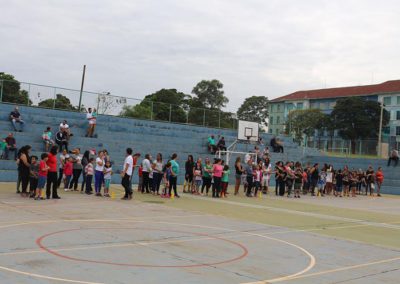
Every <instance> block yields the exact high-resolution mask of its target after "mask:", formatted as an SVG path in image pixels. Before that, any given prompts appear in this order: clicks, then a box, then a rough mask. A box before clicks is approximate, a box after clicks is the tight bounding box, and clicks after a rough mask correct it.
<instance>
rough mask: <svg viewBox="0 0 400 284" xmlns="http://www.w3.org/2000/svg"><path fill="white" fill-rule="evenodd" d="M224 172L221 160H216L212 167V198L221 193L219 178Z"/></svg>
mask: <svg viewBox="0 0 400 284" xmlns="http://www.w3.org/2000/svg"><path fill="white" fill-rule="evenodd" d="M223 171H224V166H223V165H222V160H221V159H216V160H215V163H214V165H213V169H212V173H213V178H214V184H213V188H212V197H214V198H218V197H219V195H220V192H221V178H222V174H223Z"/></svg>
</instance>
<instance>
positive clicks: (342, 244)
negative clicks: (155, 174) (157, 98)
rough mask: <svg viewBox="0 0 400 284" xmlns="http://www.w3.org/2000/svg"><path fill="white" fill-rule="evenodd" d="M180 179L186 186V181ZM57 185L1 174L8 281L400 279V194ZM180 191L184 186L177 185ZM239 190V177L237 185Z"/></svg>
mask: <svg viewBox="0 0 400 284" xmlns="http://www.w3.org/2000/svg"><path fill="white" fill-rule="evenodd" d="M180 189H181V188H180ZM111 191H112V193H113V194H112V195H113V196H114V198H104V197H94V196H87V195H85V194H81V193H79V192H61V197H62V199H61V200H43V201H34V200H30V199H27V198H21V197H20V196H19V195H17V194H15V184H13V183H3V184H0V245H1V248H0V283H29V284H30V283H81V284H82V283H85V284H105V283H107V284H108V283H252V284H253V283H257V284H261V283H278V282H282V283H363V284H364V283H398V279H399V277H400V206H399V204H400V199H399V198H398V197H397V196H383V197H381V198H378V197H366V196H357V197H356V198H335V197H332V196H330V197H313V198H312V197H310V196H303V197H302V198H301V199H294V198H287V197H276V196H275V195H272V194H269V195H267V196H262V197H261V198H259V197H257V198H246V197H244V194H243V192H241V196H233V195H232V194H231V195H229V197H228V198H223V199H214V198H211V197H205V196H196V195H191V194H181V198H174V199H163V198H160V197H159V196H154V195H151V194H141V193H138V192H134V198H133V200H130V201H123V200H120V198H121V197H122V195H123V191H122V188H121V186H119V185H113V186H112V188H111ZM179 191H180V192H181V190H179ZM229 191H230V192H232V188H230V189H229Z"/></svg>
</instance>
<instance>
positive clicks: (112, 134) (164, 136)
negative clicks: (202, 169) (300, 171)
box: [0, 103, 400, 193]
mask: <svg viewBox="0 0 400 284" xmlns="http://www.w3.org/2000/svg"><path fill="white" fill-rule="evenodd" d="M13 108H14V105H12V104H1V103H0V137H1V138H3V137H4V138H5V137H6V136H7V133H8V132H10V131H12V126H11V123H10V121H9V119H8V117H9V113H10V111H11V110H12V109H13ZM20 112H21V114H22V117H23V120H24V121H25V122H26V126H25V131H24V132H22V133H20V132H16V133H14V134H15V138H16V140H17V146H18V147H21V146H23V145H26V144H29V145H31V146H32V152H33V153H32V154H34V155H37V156H40V154H41V153H42V152H43V150H44V149H43V143H42V140H41V135H42V133H43V130H44V129H45V128H46V127H47V126H51V127H52V130H53V134H55V132H56V131H57V129H58V125H59V124H60V122H61V121H62V120H64V119H66V120H67V121H68V124H69V125H70V126H71V130H72V132H73V133H74V136H73V137H72V138H71V141H70V147H69V148H70V149H73V148H75V147H79V148H81V152H82V153H83V152H84V151H85V150H88V149H93V148H95V149H97V150H99V149H107V150H108V151H109V153H110V156H111V159H112V161H113V163H114V165H113V169H114V171H115V172H116V174H115V175H114V176H113V183H119V182H120V177H119V175H118V171H119V170H120V169H121V168H122V163H123V160H124V157H125V149H126V148H127V147H131V148H133V151H134V152H139V153H141V154H142V157H143V156H144V154H145V153H150V154H151V155H152V156H153V157H155V155H156V154H157V153H158V152H160V153H162V154H163V157H164V161H167V160H168V158H169V157H170V156H171V155H172V153H177V154H178V162H179V164H180V166H181V173H180V177H179V178H178V182H179V183H182V182H183V180H184V178H183V177H184V164H185V161H186V159H187V155H189V154H192V155H193V156H194V157H195V159H196V158H197V157H201V158H203V159H204V158H205V157H210V158H212V156H211V155H210V154H208V152H207V146H206V145H207V144H206V143H207V142H206V140H207V137H208V136H209V135H210V134H214V135H215V136H218V135H221V136H224V137H225V140H226V144H227V145H230V144H231V143H233V142H234V141H235V140H236V137H237V131H236V130H230V129H216V128H207V127H202V126H195V125H186V124H175V123H167V122H157V121H150V120H139V119H132V118H121V117H115V116H107V115H99V117H98V120H97V128H96V134H97V138H87V137H85V132H86V127H87V121H86V115H85V114H83V113H78V112H71V111H62V110H52V109H44V108H37V107H23V106H20ZM262 137H263V140H264V141H265V142H269V140H270V139H271V138H272V136H271V135H270V134H266V133H265V134H262ZM282 140H283V142H284V145H285V153H284V154H278V153H271V158H272V162H275V161H278V160H283V161H286V160H291V161H302V162H311V163H313V162H319V163H331V164H333V165H334V166H335V167H342V165H344V164H349V166H350V167H353V164H354V167H355V168H359V167H361V168H366V165H368V164H370V163H371V164H372V165H373V166H374V168H376V167H377V166H378V165H381V166H384V165H385V162H386V161H383V160H362V159H352V160H346V159H339V158H332V157H327V156H324V155H322V154H321V153H320V152H319V151H318V150H315V149H310V148H307V149H303V148H301V147H299V146H298V145H297V144H296V143H294V142H293V141H292V140H291V139H290V138H289V137H283V138H282ZM253 148H254V146H253V145H250V144H240V143H239V144H237V146H236V149H235V150H236V151H240V152H247V151H250V150H252V149H253ZM233 162H234V161H233V160H231V162H230V166H231V168H233ZM384 171H385V177H386V180H385V188H384V190H385V192H390V193H397V190H396V188H397V187H398V186H400V178H399V180H397V178H398V177H397V174H396V173H397V169H393V168H390V169H387V168H386V166H385V167H384ZM232 172H233V171H232ZM16 179H17V170H16V164H15V162H14V161H11V160H8V161H6V160H0V181H16ZM137 180H138V176H137V173H135V176H134V183H137ZM230 182H231V183H233V182H234V174H233V173H232V174H231V181H230ZM399 193H400V191H399Z"/></svg>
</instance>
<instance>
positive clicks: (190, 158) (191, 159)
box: [187, 155, 194, 163]
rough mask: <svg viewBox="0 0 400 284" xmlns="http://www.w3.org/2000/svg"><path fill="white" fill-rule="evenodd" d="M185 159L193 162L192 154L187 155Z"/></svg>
mask: <svg viewBox="0 0 400 284" xmlns="http://www.w3.org/2000/svg"><path fill="white" fill-rule="evenodd" d="M187 161H188V162H192V163H193V162H194V159H193V155H189V156H188V159H187Z"/></svg>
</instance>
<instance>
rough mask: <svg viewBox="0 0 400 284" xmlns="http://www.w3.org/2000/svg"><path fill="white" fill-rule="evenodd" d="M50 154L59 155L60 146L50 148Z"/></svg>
mask: <svg viewBox="0 0 400 284" xmlns="http://www.w3.org/2000/svg"><path fill="white" fill-rule="evenodd" d="M50 153H52V154H53V155H57V153H58V146H57V145H53V146H51V148H50Z"/></svg>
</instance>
